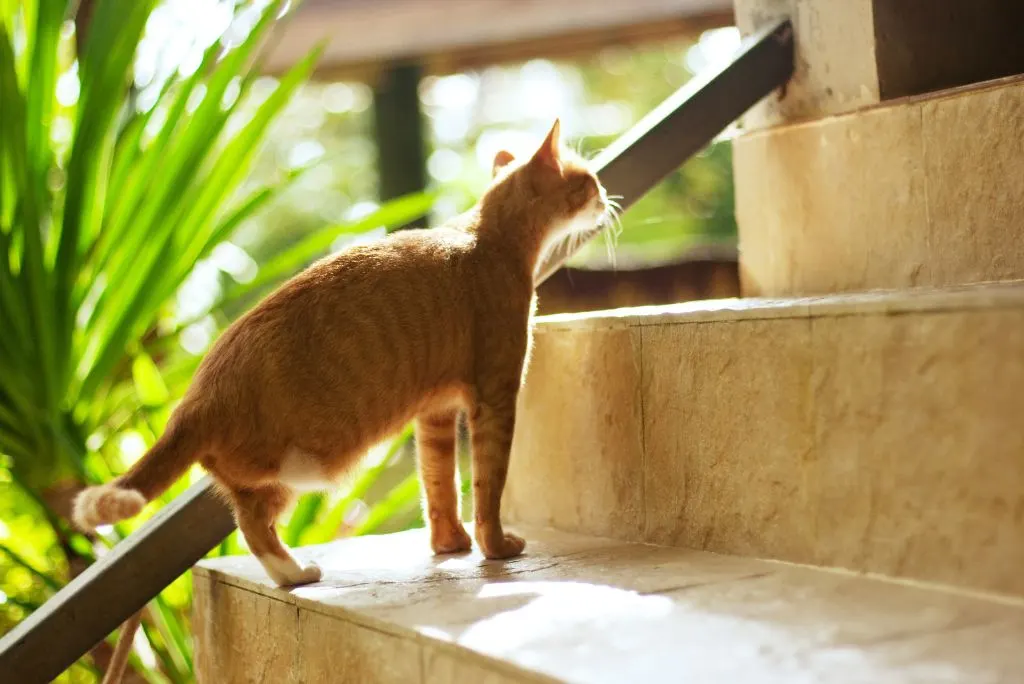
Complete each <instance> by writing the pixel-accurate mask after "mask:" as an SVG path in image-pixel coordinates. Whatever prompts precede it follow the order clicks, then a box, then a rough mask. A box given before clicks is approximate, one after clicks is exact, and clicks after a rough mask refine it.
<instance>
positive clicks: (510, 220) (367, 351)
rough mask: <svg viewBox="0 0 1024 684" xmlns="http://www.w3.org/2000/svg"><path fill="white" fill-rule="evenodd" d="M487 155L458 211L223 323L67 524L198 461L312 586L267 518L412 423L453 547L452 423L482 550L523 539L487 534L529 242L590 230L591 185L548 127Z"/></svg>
mask: <svg viewBox="0 0 1024 684" xmlns="http://www.w3.org/2000/svg"><path fill="white" fill-rule="evenodd" d="M514 162H515V160H514V159H513V157H512V155H511V154H509V153H508V152H504V151H503V152H499V153H498V155H497V156H496V157H495V160H494V175H495V179H494V181H493V182H492V184H491V186H490V188H489V189H488V190H487V192H486V194H485V195H484V196H483V198H482V199H481V200H480V201H479V202H478V203H477V204H476V206H474V207H473V208H472V209H471V210H469V211H468V212H467V213H465V214H463V215H461V216H458V217H456V218H455V219H452V220H451V221H449V222H448V223H447V225H445V226H443V227H441V228H436V229H433V230H408V231H403V232H399V233H395V234H394V235H391V236H389V237H388V238H386V239H384V240H382V241H380V242H377V243H374V244H369V245H361V246H357V247H353V248H351V249H347V250H345V251H343V252H341V253H339V254H336V255H334V256H331V257H328V258H326V259H323V260H322V261H320V262H318V263H316V264H314V265H313V266H311V267H310V268H309V269H307V270H306V271H304V272H302V273H300V274H299V275H297V276H296V277H294V278H292V279H291V280H290V281H288V282H287V283H285V284H284V285H283V286H282V287H281V288H280V289H278V290H277V291H276V292H274V293H273V294H271V295H270V296H269V297H267V298H266V299H265V300H264V301H262V302H261V303H260V304H259V305H257V306H256V307H255V308H254V309H253V310H252V311H250V312H249V313H247V314H246V315H245V316H243V317H242V318H240V319H239V320H238V321H237V322H235V323H234V324H233V325H232V326H231V327H229V328H228V329H227V330H226V331H225V332H224V334H223V335H222V336H221V338H220V339H219V340H218V341H217V343H216V344H215V345H214V347H213V349H212V350H211V351H210V352H209V354H208V355H207V356H206V358H205V359H204V361H203V363H202V365H201V366H200V368H199V370H198V372H197V373H196V376H195V379H194V381H193V383H192V386H191V387H190V389H189V391H188V392H187V394H186V395H185V398H184V399H183V400H182V402H181V404H180V405H179V406H178V408H177V409H176V410H175V412H174V414H173V416H172V417H171V420H170V422H169V423H168V426H167V430H166V432H165V433H164V435H163V436H162V437H161V438H160V440H159V441H158V442H157V443H156V445H154V447H153V448H152V449H151V450H150V451H149V452H148V453H147V454H146V455H145V456H144V457H143V458H142V459H141V460H140V461H139V462H138V463H136V464H135V465H134V466H133V467H132V468H131V469H130V470H129V471H128V472H127V473H125V474H124V475H122V476H121V477H119V478H118V479H117V480H115V481H114V482H112V483H110V484H106V485H103V486H100V487H93V488H90V489H88V490H86V491H85V492H83V493H82V494H81V495H79V497H78V499H77V500H76V502H75V521H76V522H77V523H78V524H79V525H81V526H82V527H84V528H87V529H91V528H94V527H95V526H96V525H100V524H108V523H112V522H115V521H117V520H121V519H123V518H126V517H130V516H133V515H135V514H137V513H138V512H139V511H140V510H141V509H142V507H143V506H144V505H145V503H146V502H147V501H150V500H152V499H153V498H154V497H156V496H158V495H159V494H160V493H161V492H163V491H164V490H165V489H166V488H167V487H169V486H170V485H171V484H172V483H173V482H174V481H175V480H176V479H177V478H179V477H181V475H182V474H184V473H185V471H186V470H187V469H188V468H189V466H190V465H191V464H192V463H193V462H195V461H198V462H199V463H201V464H202V465H203V466H204V467H205V468H206V470H208V471H209V472H210V473H211V474H212V475H213V477H214V479H215V480H216V481H217V483H218V484H219V485H220V488H221V489H222V490H223V491H224V493H225V494H226V495H227V496H228V497H229V498H230V501H231V503H232V504H233V507H234V511H235V516H236V519H237V521H238V526H239V528H240V529H241V530H242V534H244V535H245V539H246V542H247V543H248V545H249V549H250V550H251V551H252V553H253V554H254V555H255V556H256V557H257V558H258V559H259V561H260V562H261V563H262V564H263V567H264V568H265V569H266V571H267V573H268V574H269V575H270V577H271V578H272V579H273V580H274V581H275V582H276V583H277V584H279V585H295V584H302V583H306V582H315V581H317V580H319V579H320V569H319V568H318V567H316V566H315V565H312V564H310V565H306V566H302V565H300V564H299V563H298V562H297V561H296V560H295V559H294V558H293V557H292V555H291V554H290V553H289V552H288V549H287V548H286V547H285V546H284V545H283V544H282V543H281V540H280V539H279V538H278V536H277V533H276V531H275V529H274V523H275V521H276V519H277V517H278V515H279V514H280V513H281V511H282V510H283V509H284V508H285V507H286V506H287V505H288V503H289V501H290V500H291V499H292V497H293V496H294V494H295V493H296V492H301V491H305V490H317V489H323V488H324V487H326V486H327V485H329V484H330V483H331V482H333V481H335V480H337V479H338V478H339V477H340V476H341V475H342V474H344V473H345V472H346V471H347V470H349V469H350V468H352V466H353V464H354V463H355V462H356V460H357V459H358V458H359V457H360V456H361V455H362V454H363V453H364V452H365V451H366V450H367V449H368V447H370V446H372V445H373V444H374V443H376V442H379V441H380V440H382V439H384V438H385V437H387V436H389V435H391V434H393V433H394V432H396V431H397V430H399V429H400V428H401V427H402V426H403V425H404V424H406V423H407V422H408V421H410V420H412V419H414V418H415V420H416V442H417V450H418V456H419V467H420V475H421V479H422V483H423V488H424V492H425V507H426V513H427V515H426V516H424V517H425V519H427V520H428V521H429V526H430V540H431V546H432V547H433V550H434V551H435V552H436V553H447V552H454V551H466V550H468V549H469V548H470V545H471V541H470V538H469V535H468V534H467V533H466V530H465V528H464V527H463V525H462V522H461V517H460V514H459V503H458V501H459V496H458V488H457V484H456V478H455V471H456V464H455V438H456V418H457V415H458V413H459V412H460V411H466V413H467V415H468V417H469V426H470V431H471V435H472V453H473V460H472V463H473V494H474V507H475V520H476V526H475V536H476V540H477V543H478V545H479V547H480V549H481V551H482V552H483V554H484V555H485V556H486V557H487V558H508V557H510V556H515V555H517V554H519V553H521V552H522V551H523V548H524V547H525V542H524V541H523V540H522V539H521V538H519V537H517V536H515V535H513V534H509V533H507V532H505V531H504V529H502V525H501V518H500V510H499V507H500V503H501V494H502V490H503V489H504V486H505V474H506V470H507V468H508V460H509V448H510V446H511V442H512V430H513V426H514V424H515V410H516V395H517V393H518V391H519V385H520V381H521V378H522V375H523V368H524V363H525V361H526V358H527V354H528V348H529V345H530V317H531V314H532V311H533V305H534V294H533V288H534V269H535V267H536V266H537V264H538V261H539V259H540V257H541V256H542V255H543V253H544V251H545V249H547V248H548V247H550V246H551V245H553V244H554V243H555V242H557V241H558V240H560V239H562V238H564V237H566V236H568V235H570V234H571V233H573V232H576V231H583V230H587V229H588V228H592V227H593V226H594V225H595V224H596V223H597V222H599V221H600V220H601V218H602V216H603V214H604V211H605V207H606V195H605V192H604V189H603V188H602V187H601V186H600V184H599V182H598V180H597V178H596V176H595V175H594V174H593V173H591V172H590V171H589V170H588V169H587V168H586V166H585V165H584V163H583V162H582V160H581V159H579V158H578V157H577V156H576V155H574V154H573V153H572V152H570V151H568V150H566V149H565V148H563V147H562V145H561V143H560V139H559V125H558V122H557V121H556V122H555V124H554V126H553V127H552V129H551V132H550V133H549V134H548V136H547V138H546V139H545V140H544V142H543V143H542V144H541V146H540V148H539V149H538V150H537V152H536V153H535V154H534V155H533V157H532V158H531V159H529V160H528V161H526V162H525V163H514Z"/></svg>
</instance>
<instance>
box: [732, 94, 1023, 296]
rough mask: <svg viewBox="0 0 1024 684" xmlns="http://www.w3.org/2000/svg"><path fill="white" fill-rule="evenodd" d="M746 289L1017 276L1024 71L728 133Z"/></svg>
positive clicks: (785, 291)
mask: <svg viewBox="0 0 1024 684" xmlns="http://www.w3.org/2000/svg"><path fill="white" fill-rule="evenodd" d="M733 149H734V157H733V165H734V170H735V175H736V216H737V222H738V224H739V234H740V274H741V282H742V288H743V292H744V294H745V295H747V296H773V297H782V296H799V295H808V294H819V293H835V292H851V291H861V290H870V289H876V288H906V287H915V286H946V285H957V284H964V283H975V282H984V281H995V280H1009V279H1019V278H1024V174H1021V173H1019V164H1020V159H1021V158H1024V78H1021V77H1016V78H1009V79H1004V80H1001V81H995V82H990V83H988V84H984V85H979V86H975V87H970V88H961V89H958V90H955V91H946V92H944V93H943V94H941V95H937V96H935V97H927V98H913V99H906V100H899V101H895V102H893V103H890V104H887V105H884V106H879V107H875V108H871V109H866V110H862V111H858V112H855V113H852V114H847V115H844V116H838V117H831V118H826V119H822V120H819V121H815V122H813V123H808V124H803V125H796V126H788V127H783V128H776V129H772V130H770V131H764V132H758V133H752V134H747V135H744V136H741V137H739V138H737V139H736V141H735V142H734V147H733Z"/></svg>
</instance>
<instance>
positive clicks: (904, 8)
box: [735, 0, 1024, 129]
mask: <svg viewBox="0 0 1024 684" xmlns="http://www.w3.org/2000/svg"><path fill="white" fill-rule="evenodd" d="M735 8H736V24H737V26H738V27H739V29H740V31H741V32H742V33H743V35H749V34H751V33H753V32H755V31H756V30H757V29H759V28H761V27H763V26H765V25H767V24H769V23H771V22H773V21H776V20H778V19H782V18H787V17H788V18H790V19H791V20H792V22H793V26H794V40H795V47H796V55H795V62H796V63H795V69H794V74H793V78H792V79H791V81H790V83H789V84H788V86H787V87H786V89H785V92H784V94H783V95H781V96H780V95H773V96H770V97H768V98H765V99H764V100H763V101H762V102H761V103H759V104H758V105H756V106H755V107H754V108H753V109H752V110H751V111H750V112H749V113H748V114H747V115H746V116H745V117H744V125H745V126H747V127H748V128H750V129H760V128H764V127H769V126H776V125H780V124H785V123H793V122H795V121H801V120H810V119H820V118H822V117H826V116H831V115H835V114H841V113H844V112H850V111H853V110H856V109H858V108H861V107H865V106H869V105H875V104H878V103H879V102H884V101H887V100H892V99H894V98H898V97H904V96H908V95H919V94H922V93H929V92H934V91H937V90H940V89H943V88H953V87H956V86H961V85H965V84H970V83H977V82H980V81H984V80H989V79H994V78H1001V77H1004V76H1010V75H1013V74H1020V73H1024V41H1022V40H1021V39H1020V27H1021V26H1022V25H1024V3H1019V2H1007V0H971V1H970V2H964V1H963V0H927V2H926V3H921V2H893V1H892V0H842V1H841V2H837V1H836V0H736V2H735Z"/></svg>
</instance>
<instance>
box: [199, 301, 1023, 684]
mask: <svg viewBox="0 0 1024 684" xmlns="http://www.w3.org/2000/svg"><path fill="white" fill-rule="evenodd" d="M1022 387H1024V286H1022V285H1016V284H1013V283H1006V284H999V285H981V286H973V287H962V288H956V289H943V290H928V291H915V292H893V293H872V294H860V295H836V296H825V297H812V298H802V299H783V300H756V299H750V300H743V299H736V300H722V301H717V302H703V303H689V304H685V305H678V306H670V307H651V308H648V309H625V310H618V311H612V312H604V313H595V314H583V315H565V316H552V317H548V318H546V319H545V320H543V321H542V322H541V323H540V324H539V326H538V331H537V338H536V347H535V353H534V360H533V363H532V365H531V368H530V373H529V376H528V379H527V384H526V387H525V389H524V392H523V395H522V399H521V404H520V411H521V413H520V422H519V427H518V429H517V433H516V438H515V444H514V447H513V448H514V453H513V457H512V467H511V469H510V472H509V483H508V487H507V490H506V501H505V510H506V512H507V517H508V519H509V521H510V523H511V524H512V526H513V529H516V530H517V531H518V532H520V533H522V534H524V535H525V536H526V538H527V539H528V540H529V546H528V547H527V554H526V555H525V556H523V557H521V558H517V559H514V560H511V561H507V562H495V561H486V560H484V559H483V558H482V557H481V556H480V555H479V554H478V553H473V554H471V555H455V556H448V557H434V556H432V555H431V553H430V551H429V544H428V541H427V537H426V535H425V534H424V533H422V532H421V531H414V532H408V533H401V534H396V535H387V536H381V537H366V538H357V539H349V540H344V541H339V542H335V543H332V544H327V545H324V546H318V547H308V548H304V549H299V550H298V551H297V553H298V554H299V555H300V556H301V557H302V558H304V559H312V560H315V561H316V562H317V563H318V564H319V565H320V566H321V567H322V568H323V569H324V580H323V581H322V582H320V583H318V584H316V585H311V586H308V587H301V588H297V589H293V590H291V591H288V590H281V589H277V588H274V587H272V586H270V584H269V582H268V580H267V579H266V577H265V576H264V573H263V572H262V570H261V568H260V567H259V565H258V563H256V562H255V561H254V560H253V559H252V558H249V557H235V558H222V559H217V560H212V561H207V562H204V563H202V564H201V565H200V567H199V568H198V569H197V571H196V574H195V585H196V608H195V610H196V615H195V621H194V623H195V627H196V652H197V656H196V657H197V668H198V672H199V674H200V681H201V682H219V681H231V682H271V681H272V682H295V683H296V684H298V683H299V682H303V683H305V682H328V681H330V682H338V681H345V682H369V681H380V682H392V681H393V682H530V681H567V682H677V681H716V682H738V681H750V682H774V681H786V682H792V681H828V682H928V683H933V682H1008V681H1014V680H1015V678H1017V677H1019V676H1020V673H1022V672H1024V650H1021V649H1020V644H1021V643H1024V599H1021V598H1020V597H1021V596H1022V595H1024V571H1022V570H1021V569H1022V568H1024V439H1022V433H1024V431H1022V430H1021V428H1020V424H1019V423H1020V416H1021V412H1020V410H1019V408H1020V405H1021V402H1020V399H1019V398H1018V396H1019V393H1020V391H1021V388H1022ZM768 559H773V560H768Z"/></svg>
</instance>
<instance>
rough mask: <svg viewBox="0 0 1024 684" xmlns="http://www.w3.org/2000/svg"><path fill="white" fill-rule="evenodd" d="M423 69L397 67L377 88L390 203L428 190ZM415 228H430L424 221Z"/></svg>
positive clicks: (378, 131) (381, 160)
mask: <svg viewBox="0 0 1024 684" xmlns="http://www.w3.org/2000/svg"><path fill="white" fill-rule="evenodd" d="M422 74H423V69H422V67H421V66H420V65H419V64H417V63H415V62H407V63H401V64H394V65H392V66H390V67H389V68H388V69H386V70H385V71H383V72H382V73H381V74H380V75H379V76H378V78H377V81H376V83H375V85H374V88H373V103H374V106H373V117H374V126H375V135H376V138H377V159H378V161H377V168H378V172H379V174H380V199H381V201H387V200H390V199H394V198H396V197H401V196H402V195H406V194H409V193H413V192H421V191H423V190H424V189H426V187H427V164H426V145H425V141H424V130H423V128H424V126H423V112H422V111H421V110H420V97H419V85H420V78H421V77H422ZM411 226H415V227H423V226H426V219H425V218H421V219H418V220H417V221H415V222H414V223H413V224H411Z"/></svg>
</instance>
